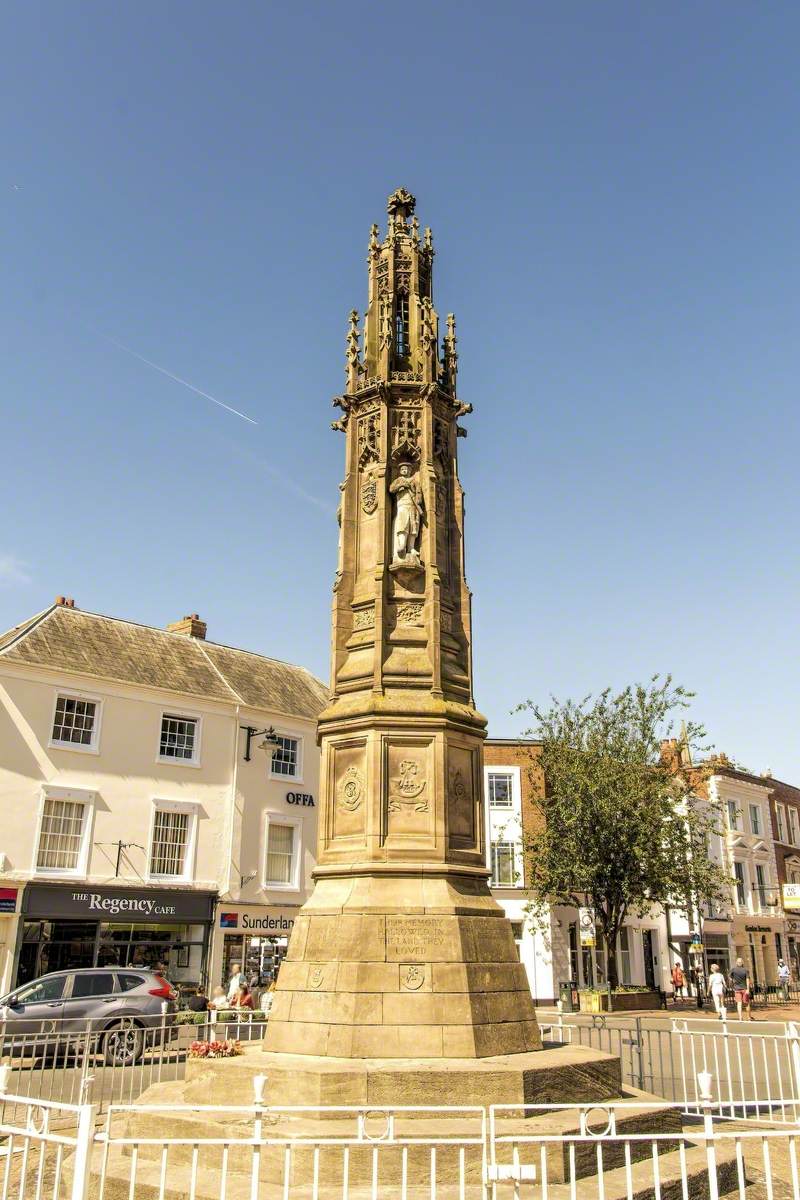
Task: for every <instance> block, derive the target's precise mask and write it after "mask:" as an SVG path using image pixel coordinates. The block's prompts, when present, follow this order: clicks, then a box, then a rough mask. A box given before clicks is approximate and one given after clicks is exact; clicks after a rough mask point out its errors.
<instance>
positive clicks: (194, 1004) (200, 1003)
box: [186, 984, 208, 1012]
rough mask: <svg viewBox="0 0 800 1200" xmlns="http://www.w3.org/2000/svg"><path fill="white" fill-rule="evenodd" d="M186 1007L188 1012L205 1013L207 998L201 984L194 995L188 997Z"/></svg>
mask: <svg viewBox="0 0 800 1200" xmlns="http://www.w3.org/2000/svg"><path fill="white" fill-rule="evenodd" d="M186 1007H187V1008H188V1009H189V1012H206V1010H207V1009H208V996H207V995H206V989H205V988H204V987H203V985H202V984H200V986H199V988H198V989H197V991H196V992H195V994H194V995H193V996H190V997H189V999H188V1000H187V1001H186Z"/></svg>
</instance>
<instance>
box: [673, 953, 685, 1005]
mask: <svg viewBox="0 0 800 1200" xmlns="http://www.w3.org/2000/svg"><path fill="white" fill-rule="evenodd" d="M672 990H673V992H674V993H675V995H676V996H681V997H682V996H684V995H685V994H686V976H685V975H684V973H683V964H682V962H681V960H680V959H679V958H677V959H676V960H675V962H674V963H673V965H672Z"/></svg>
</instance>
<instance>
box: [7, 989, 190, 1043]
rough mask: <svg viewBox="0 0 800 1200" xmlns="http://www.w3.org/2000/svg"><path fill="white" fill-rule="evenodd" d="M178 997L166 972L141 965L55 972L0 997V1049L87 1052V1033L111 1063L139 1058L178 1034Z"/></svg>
mask: <svg viewBox="0 0 800 1200" xmlns="http://www.w3.org/2000/svg"><path fill="white" fill-rule="evenodd" d="M175 1000H176V993H175V992H174V991H173V989H172V987H171V985H170V984H169V983H167V981H166V979H164V978H163V976H161V975H157V974H156V973H155V971H147V970H143V969H140V968H139V967H87V968H85V969H82V970H75V971H54V972H53V973H52V974H51V975H42V976H41V978H40V979H35V980H33V982H32V983H26V984H23V986H22V987H18V988H16V990H15V991H13V992H10V993H9V995H8V996H4V997H3V998H2V999H0V1018H2V1019H3V1021H4V1025H3V1033H2V1041H1V1043H0V1053H2V1054H28V1053H39V1054H41V1053H44V1052H46V1051H48V1052H51V1053H52V1052H55V1051H62V1052H64V1053H70V1051H71V1050H72V1052H74V1053H78V1052H83V1049H84V1047H83V1040H84V1039H83V1038H82V1037H81V1035H82V1034H83V1035H86V1036H87V1037H90V1038H91V1043H90V1046H89V1048H90V1049H91V1051H93V1052H100V1053H102V1054H103V1056H104V1058H105V1060H106V1062H107V1063H112V1064H119V1065H127V1064H129V1063H135V1062H138V1061H139V1059H140V1058H141V1057H142V1055H143V1054H144V1048H145V1046H146V1045H153V1044H155V1043H157V1042H160V1041H161V1040H162V1039H163V1038H166V1039H171V1038H172V1037H173V1036H174V1035H175V1034H176V1033H177V1028H176V1027H175V1025H174V1024H173V1022H174V1014H175V1008H176V1005H175ZM162 1005H165V1006H166V1007H164V1008H162Z"/></svg>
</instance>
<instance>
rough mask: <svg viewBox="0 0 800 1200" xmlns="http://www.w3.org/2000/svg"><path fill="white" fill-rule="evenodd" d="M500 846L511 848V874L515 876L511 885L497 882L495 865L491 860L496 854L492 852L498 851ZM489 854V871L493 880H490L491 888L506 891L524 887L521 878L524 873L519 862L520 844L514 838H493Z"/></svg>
mask: <svg viewBox="0 0 800 1200" xmlns="http://www.w3.org/2000/svg"><path fill="white" fill-rule="evenodd" d="M498 846H508V847H510V848H511V873H512V876H513V878H512V880H511V883H499V882H497V880H495V877H494V863H493V862H492V861H491V860H492V859H493V858H494V854H493V853H492V851H494V850H496V849H497V847H498ZM489 852H490V862H489V869H490V871H491V872H492V874H491V878H490V880H489V886H490V887H493V888H498V889H499V888H502V889H506V888H518V887H522V878H521V876H522V872H521V871H520V869H519V867H520V865H521V864H520V862H519V857H520V846H519V843H518V842H517V841H516V840H515V839H514V838H508V837H498V838H492V842H491V846H490V851H489Z"/></svg>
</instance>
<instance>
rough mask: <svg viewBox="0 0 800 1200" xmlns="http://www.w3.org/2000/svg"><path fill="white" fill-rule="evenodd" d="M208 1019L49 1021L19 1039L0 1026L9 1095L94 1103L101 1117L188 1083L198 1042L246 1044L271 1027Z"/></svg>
mask: <svg viewBox="0 0 800 1200" xmlns="http://www.w3.org/2000/svg"><path fill="white" fill-rule="evenodd" d="M208 1016H209V1019H208V1021H207V1022H205V1023H204V1024H202V1025H183V1024H178V1023H176V1022H175V1021H174V1018H173V1016H172V1014H166V1013H165V1014H163V1015H162V1016H161V1017H159V1018H157V1019H156V1020H155V1021H154V1022H153V1023H152V1024H149V1025H147V1026H144V1025H137V1024H136V1023H135V1021H134V1022H130V1023H127V1024H123V1023H121V1022H118V1023H115V1025H114V1027H113V1028H107V1029H103V1028H100V1027H99V1026H98V1022H97V1020H96V1019H95V1020H88V1021H83V1022H77V1021H75V1020H68V1021H51V1022H48V1023H47V1024H46V1026H45V1027H42V1026H43V1023H42V1022H39V1023H37V1028H36V1029H34V1030H31V1031H30V1032H19V1031H18V1030H17V1028H15V1022H12V1021H8V1022H0V1064H1V1065H0V1071H3V1070H5V1074H4V1079H5V1090H6V1091H8V1092H11V1093H13V1094H14V1095H18V1096H24V1097H25V1098H26V1099H30V1100H41V1101H48V1102H56V1103H62V1104H79V1103H81V1102H90V1101H91V1102H94V1103H96V1104H97V1105H98V1106H99V1108H100V1110H101V1111H102V1110H104V1109H105V1108H106V1107H107V1106H108V1105H109V1104H111V1103H115V1102H119V1103H121V1102H125V1101H128V1102H133V1101H134V1100H136V1099H137V1098H138V1097H139V1096H140V1095H141V1094H142V1093H143V1092H145V1091H146V1090H147V1089H148V1088H149V1087H151V1086H152V1085H153V1084H156V1083H168V1082H172V1081H178V1080H182V1079H184V1078H185V1074H186V1062H187V1059H188V1057H189V1054H190V1046H191V1043H192V1042H193V1041H221V1040H226V1039H232V1040H234V1041H240V1042H242V1043H243V1044H246V1043H248V1042H250V1041H260V1040H261V1039H263V1037H264V1035H265V1032H266V1022H264V1021H260V1022H257V1021H253V1020H252V1018H251V1017H250V1015H249V1014H241V1016H237V1019H236V1020H235V1021H220V1020H215V1019H214V1015H213V1014H209V1015H208ZM151 1020H152V1019H151ZM2 1115H3V1107H2V1105H0V1117H2Z"/></svg>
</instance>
